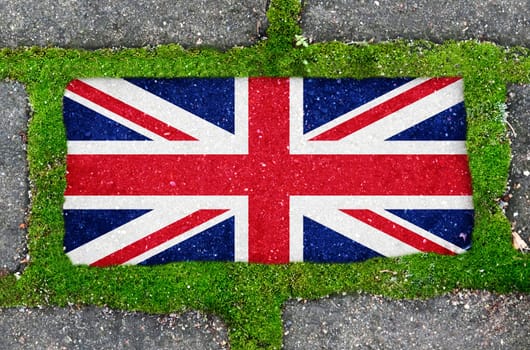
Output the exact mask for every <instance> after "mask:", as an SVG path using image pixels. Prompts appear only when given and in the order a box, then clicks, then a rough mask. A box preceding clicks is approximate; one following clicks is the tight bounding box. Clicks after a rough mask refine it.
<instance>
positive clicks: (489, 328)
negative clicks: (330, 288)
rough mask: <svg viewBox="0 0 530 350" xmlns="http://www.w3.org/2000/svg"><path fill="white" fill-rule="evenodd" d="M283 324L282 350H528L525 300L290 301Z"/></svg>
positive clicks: (485, 296) (528, 302)
mask: <svg viewBox="0 0 530 350" xmlns="http://www.w3.org/2000/svg"><path fill="white" fill-rule="evenodd" d="M283 321H284V344H285V348H286V349H300V350H302V349H304V350H309V349H453V350H458V349H462V350H463V349H521V350H523V349H530V334H529V330H530V296H529V295H527V294H526V295H517V294H512V295H506V296H503V295H494V294H491V293H488V292H467V291H464V292H458V293H454V294H451V295H445V296H441V297H437V298H434V299H430V300H390V299H387V298H382V297H379V296H370V295H364V294H360V295H356V296H344V297H333V298H329V299H322V300H319V301H311V302H306V301H300V302H297V301H291V302H288V303H287V304H286V305H285V308H284V315H283Z"/></svg>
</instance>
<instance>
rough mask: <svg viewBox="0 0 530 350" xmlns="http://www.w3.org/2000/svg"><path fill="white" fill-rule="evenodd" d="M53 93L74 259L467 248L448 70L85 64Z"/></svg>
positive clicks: (460, 135) (462, 174)
mask: <svg viewBox="0 0 530 350" xmlns="http://www.w3.org/2000/svg"><path fill="white" fill-rule="evenodd" d="M63 102H64V110H63V116H64V122H65V126H66V135H67V142H68V155H67V174H66V180H67V187H66V190H65V203H64V220H65V238H64V245H65V251H66V254H67V255H68V256H69V258H70V259H71V261H72V262H73V263H74V264H88V265H92V266H108V265H115V264H146V265H149V264H159V263H165V262H172V261H189V260H221V261H244V262H256V263H287V262H295V261H313V262H351V261H360V260H365V259H367V258H371V257H376V256H400V255H404V254H411V253H416V252H436V253H440V254H458V253H462V252H464V251H465V250H466V249H468V248H469V247H470V243H471V230H472V227H473V206H472V199H471V194H472V191H471V178H470V174H469V168H468V158H467V155H466V147H465V137H466V115H465V109H464V104H463V86H462V80H461V79H459V78H417V79H412V78H399V79H382V78H373V79H364V80H355V79H320V78H319V79H307V78H306V79H302V78H230V79H221V78H218V79H197V78H180V79H136V78H135V79H106V78H94V79H79V80H74V81H72V82H71V83H70V84H69V85H68V86H67V88H66V91H65V94H64V99H63Z"/></svg>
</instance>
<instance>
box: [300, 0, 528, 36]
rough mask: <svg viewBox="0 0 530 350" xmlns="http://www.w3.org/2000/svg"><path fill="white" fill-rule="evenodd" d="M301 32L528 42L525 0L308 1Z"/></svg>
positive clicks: (332, 34) (314, 34)
mask: <svg viewBox="0 0 530 350" xmlns="http://www.w3.org/2000/svg"><path fill="white" fill-rule="evenodd" d="M304 3H305V6H304V10H303V13H302V21H301V24H302V30H303V32H304V35H306V36H307V37H309V38H310V39H311V40H315V41H330V40H340V41H347V42H350V41H354V42H357V41H371V40H375V41H382V40H391V39H399V38H403V39H425V40H431V41H434V42H443V41H446V40H465V39H477V40H486V41H493V42H495V43H497V44H500V45H522V46H529V45H530V17H529V16H528V13H529V12H530V6H529V3H528V1H527V0H498V1H459V0H444V1H429V0H404V1H391V0H379V1H355V2H352V1H349V0H331V1H328V0H325V1H323V0H307V1H305V2H304Z"/></svg>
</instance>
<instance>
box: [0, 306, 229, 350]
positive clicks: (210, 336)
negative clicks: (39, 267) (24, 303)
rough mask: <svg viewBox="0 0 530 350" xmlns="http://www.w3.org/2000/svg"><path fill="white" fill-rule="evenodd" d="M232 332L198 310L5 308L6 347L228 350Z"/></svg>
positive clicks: (0, 334)
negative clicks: (159, 312)
mask: <svg viewBox="0 0 530 350" xmlns="http://www.w3.org/2000/svg"><path fill="white" fill-rule="evenodd" d="M228 347H229V345H228V336H227V330H226V327H225V326H224V324H222V322H221V321H220V320H219V319H217V318H214V317H210V316H205V315H203V314H200V313H198V312H188V313H185V314H182V315H148V314H143V313H131V312H122V311H115V310H111V309H107V308H95V307H88V308H82V309H74V308H47V309H26V308H21V309H0V348H1V349H13V350H16V349H98V350H99V349H113V350H114V349H142V350H143V349H146V350H148V349H157V350H158V349H160V350H162V349H186V350H188V349H191V350H193V349H197V350H202V349H227V348H228Z"/></svg>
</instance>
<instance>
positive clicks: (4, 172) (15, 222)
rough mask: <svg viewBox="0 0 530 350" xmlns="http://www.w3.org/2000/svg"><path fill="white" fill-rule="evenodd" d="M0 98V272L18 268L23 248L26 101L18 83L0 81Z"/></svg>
mask: <svg viewBox="0 0 530 350" xmlns="http://www.w3.org/2000/svg"><path fill="white" fill-rule="evenodd" d="M0 101H2V108H0V154H1V157H0V198H1V200H0V274H4V273H6V272H13V271H15V270H17V269H18V267H19V266H20V261H21V260H22V259H23V258H22V256H23V255H24V252H25V249H26V248H25V237H26V232H25V229H24V228H25V214H26V212H27V208H28V201H29V200H28V180H27V163H26V144H25V139H26V137H25V134H26V129H27V122H28V102H27V96H26V92H25V90H24V87H23V86H22V85H20V84H18V83H0Z"/></svg>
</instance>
